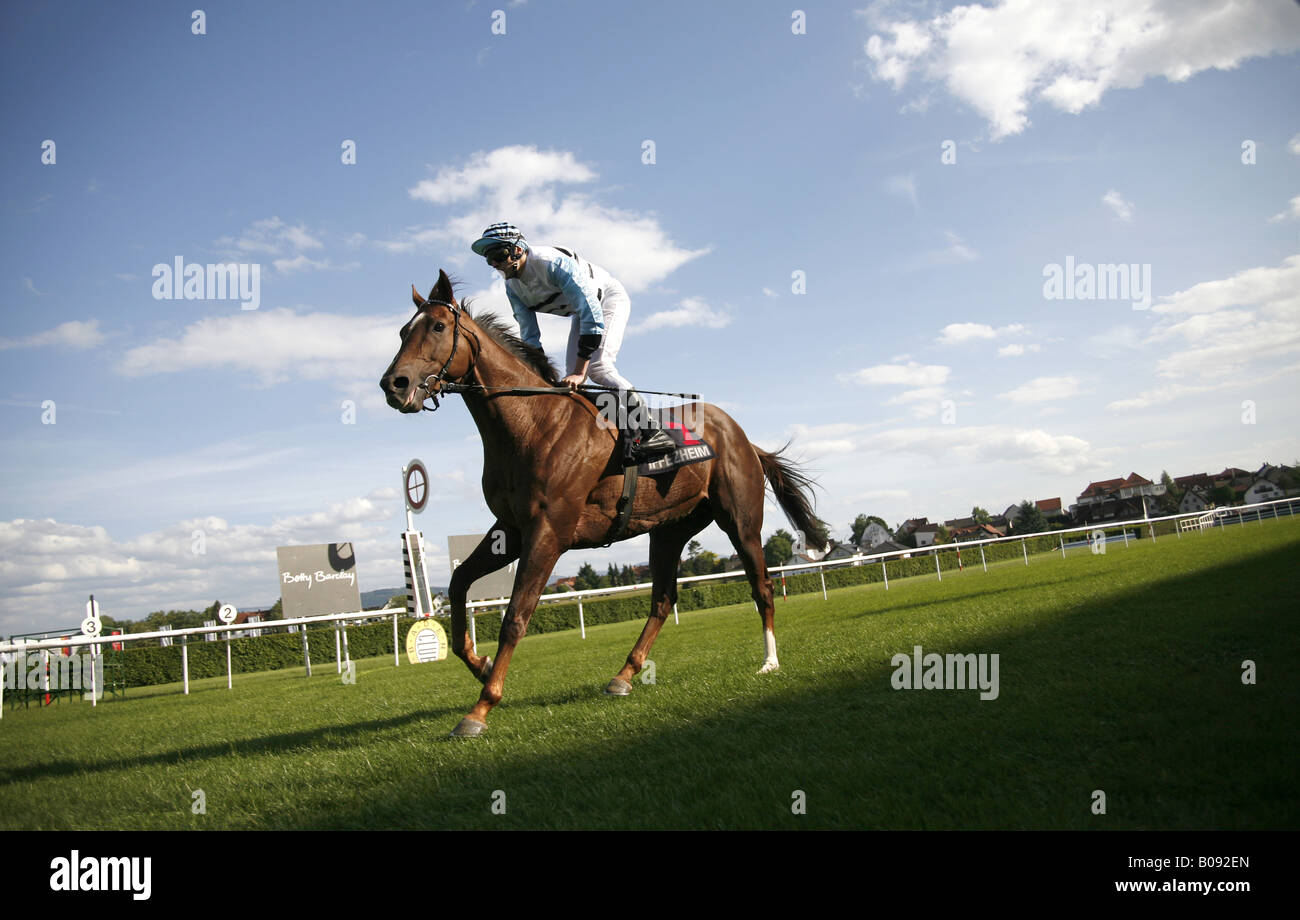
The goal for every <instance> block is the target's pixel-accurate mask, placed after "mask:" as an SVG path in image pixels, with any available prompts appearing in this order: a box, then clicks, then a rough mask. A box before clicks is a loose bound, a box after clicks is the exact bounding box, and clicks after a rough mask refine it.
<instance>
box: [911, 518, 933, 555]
mask: <svg viewBox="0 0 1300 920" xmlns="http://www.w3.org/2000/svg"><path fill="white" fill-rule="evenodd" d="M912 536H913V537H915V538H916V548H917V549H920V548H921V547H923V546H933V545H934V541H935V540H937V539H938V538H939V525H938V524H926V525H924V526H922V527H918V528H916V529H915V530H913V531H912Z"/></svg>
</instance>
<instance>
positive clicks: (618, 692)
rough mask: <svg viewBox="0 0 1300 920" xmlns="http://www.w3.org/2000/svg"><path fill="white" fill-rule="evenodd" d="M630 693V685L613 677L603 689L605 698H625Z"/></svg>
mask: <svg viewBox="0 0 1300 920" xmlns="http://www.w3.org/2000/svg"><path fill="white" fill-rule="evenodd" d="M631 692H632V685H631V684H629V683H628V682H627V681H625V680H624V679H623V678H621V677H615V678H614V679H613V680H611V681H610V682H609V686H608V687H606V688H605V695H606V696H627V695H628V694H629V693H631Z"/></svg>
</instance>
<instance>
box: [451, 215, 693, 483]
mask: <svg viewBox="0 0 1300 920" xmlns="http://www.w3.org/2000/svg"><path fill="white" fill-rule="evenodd" d="M470 248H472V249H473V250H474V252H476V253H478V254H479V255H481V256H483V257H485V258H486V259H487V262H488V264H489V265H491V266H492V267H493V268H495V269H496V270H497V271H499V272H501V275H502V276H503V277H504V278H505V279H506V296H507V297H508V298H509V299H510V306H511V308H512V309H513V310H514V313H515V321H516V322H517V323H519V332H520V335H521V337H522V338H523V340H524V342H525V343H526V344H528V345H531V346H533V347H534V348H541V347H542V337H541V330H540V329H539V328H538V326H537V316H536V313H537V312H542V313H551V314H554V315H557V316H572V317H573V325H572V328H571V329H570V332H569V349H568V363H567V368H568V370H569V373H568V375H567V376H566V377H565V378H564V380H563V383H564V384H565V385H567V386H568V387H569V388H570V389H574V388H576V387H577V386H578V385H580V384H581V383H582V382H583V381H584V380H586V379H587V377H590V378H591V379H592V381H593V382H594V383H597V384H600V385H601V386H607V387H615V388H617V389H618V390H619V391H620V393H621V394H622V395H623V397H624V399H625V400H626V405H627V418H628V424H627V428H626V429H624V431H625V436H626V437H627V443H628V444H629V445H630V447H631V449H630V454H631V456H632V459H634V460H637V461H641V460H647V459H650V458H652V457H656V456H660V455H662V454H666V453H669V452H671V451H673V450H675V449H676V447H677V444H676V442H675V441H673V439H672V438H671V437H670V436H669V435H668V433H667V432H666V431H664V430H663V429H662V428H660V427H659V423H658V421H657V420H656V419H655V418H654V416H653V414H652V413H651V412H650V411H649V409H647V408H646V405H645V402H644V401H643V400H642V399H641V395H640V394H639V393H637V392H636V390H634V389H633V388H632V384H631V383H629V382H628V381H627V378H625V377H624V376H623V375H622V374H620V373H619V372H618V368H616V367H615V366H614V360H615V359H616V358H617V357H618V350H619V348H620V347H621V346H622V344H623V333H624V331H626V329H627V320H628V316H629V314H630V313H631V306H632V304H631V301H630V300H629V299H628V296H627V291H625V290H623V285H621V284H619V283H618V281H617V280H616V279H615V278H613V277H612V276H611V275H610V274H609V272H607V271H605V270H604V269H603V268H601V267H600V266H599V265H593V264H592V263H591V262H588V261H587V260H586V259H582V258H579V257H578V255H577V253H574V252H571V251H569V250H567V249H560V248H557V247H551V246H529V245H528V242H527V241H526V240H525V239H524V235H523V234H522V233H520V232H519V228H518V227H515V226H514V225H513V224H508V223H497V224H493V225H492V226H490V227H488V228H487V229H486V230H484V231H483V234H482V236H481V237H479V239H477V240H475V241H474V243H473V244H472V245H471V247H470ZM620 427H622V426H620ZM632 430H637V431H639V432H640V436H639V437H636V436H634V435H633V434H632Z"/></svg>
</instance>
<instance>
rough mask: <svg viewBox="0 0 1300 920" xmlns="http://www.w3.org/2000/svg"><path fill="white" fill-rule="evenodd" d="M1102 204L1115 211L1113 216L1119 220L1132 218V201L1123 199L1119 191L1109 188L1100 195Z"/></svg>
mask: <svg viewBox="0 0 1300 920" xmlns="http://www.w3.org/2000/svg"><path fill="white" fill-rule="evenodd" d="M1101 202H1102V204H1104V205H1106V207H1108V208H1110V209H1111V210H1112V211H1114V212H1115V216H1116V217H1118V218H1119V219H1120V220H1123V221H1129V220H1132V219H1133V202H1131V201H1127V200H1125V198H1124V196H1123V195H1121V194H1120V193H1119V192H1117V191H1115V190H1114V189H1111V190H1110V191H1108V192H1107V193H1106V194H1104V195H1102V196H1101Z"/></svg>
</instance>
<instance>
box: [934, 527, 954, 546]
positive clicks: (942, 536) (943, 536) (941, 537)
mask: <svg viewBox="0 0 1300 920" xmlns="http://www.w3.org/2000/svg"><path fill="white" fill-rule="evenodd" d="M934 542H935V543H951V542H952V537H951V535H950V534H949V533H948V528H947V527H945V526H944V525H942V524H940V525H939V530H938V532H937V533H935V535H934Z"/></svg>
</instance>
